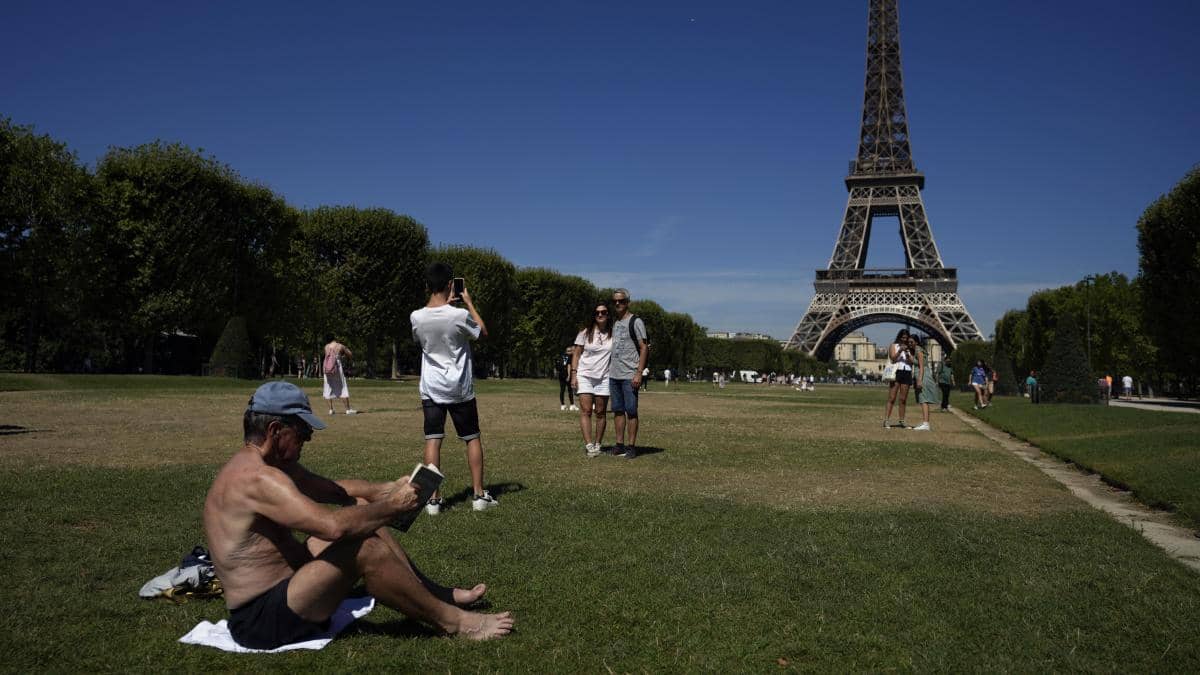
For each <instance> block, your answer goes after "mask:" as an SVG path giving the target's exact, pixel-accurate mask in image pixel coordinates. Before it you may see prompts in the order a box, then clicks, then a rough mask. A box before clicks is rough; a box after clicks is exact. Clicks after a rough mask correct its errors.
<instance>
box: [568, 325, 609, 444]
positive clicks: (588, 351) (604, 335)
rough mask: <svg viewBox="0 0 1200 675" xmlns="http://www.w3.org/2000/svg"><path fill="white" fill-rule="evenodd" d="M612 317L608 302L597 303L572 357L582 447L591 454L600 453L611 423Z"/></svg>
mask: <svg viewBox="0 0 1200 675" xmlns="http://www.w3.org/2000/svg"><path fill="white" fill-rule="evenodd" d="M609 317H610V314H609V311H608V305H606V304H604V303H603V302H601V303H597V305H596V307H595V309H593V310H592V316H591V320H590V321H589V322H588V324H587V328H585V329H583V330H581V331H579V335H576V336H575V354H574V355H573V356H572V357H571V388H572V389H574V390H575V397H576V398H577V399H578V400H579V429H580V430H581V431H582V432H583V447H584V452H586V453H587V456H588V457H596V456H599V454H600V447H601V445H600V444H601V443H602V442H603V441H604V429H605V427H606V426H607V425H608V418H607V417H606V416H605V415H606V413H607V412H608V366H609V363H610V361H611V357H612V319H610V318H609ZM593 424H594V425H595V428H594V430H593Z"/></svg>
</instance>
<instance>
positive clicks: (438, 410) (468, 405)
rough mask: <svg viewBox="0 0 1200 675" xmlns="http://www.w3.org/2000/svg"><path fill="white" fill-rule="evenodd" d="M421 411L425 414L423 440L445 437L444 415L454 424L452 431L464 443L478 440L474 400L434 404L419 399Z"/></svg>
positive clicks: (477, 414)
mask: <svg viewBox="0 0 1200 675" xmlns="http://www.w3.org/2000/svg"><path fill="white" fill-rule="evenodd" d="M421 410H422V412H424V413H425V440H429V439H431V438H445V437H446V413H450V421H452V422H454V431H455V433H457V434H458V437H459V438H461V439H462V440H464V441H472V440H475V439H476V438H479V409H478V408H477V407H475V399H471V400H470V401H463V402H462V403H434V402H433V401H432V400H431V399H427V398H423V399H421Z"/></svg>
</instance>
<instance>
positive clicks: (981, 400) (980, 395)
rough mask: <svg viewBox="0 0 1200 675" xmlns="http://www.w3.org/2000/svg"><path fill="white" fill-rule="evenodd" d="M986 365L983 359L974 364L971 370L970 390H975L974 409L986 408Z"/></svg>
mask: <svg viewBox="0 0 1200 675" xmlns="http://www.w3.org/2000/svg"><path fill="white" fill-rule="evenodd" d="M987 382H988V376H987V364H986V363H984V362H983V359H979V360H978V361H976V362H975V367H974V368H972V369H971V388H972V389H974V390H975V409H976V410H979V409H980V408H986V407H988V401H987Z"/></svg>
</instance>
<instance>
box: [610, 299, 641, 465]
mask: <svg viewBox="0 0 1200 675" xmlns="http://www.w3.org/2000/svg"><path fill="white" fill-rule="evenodd" d="M612 301H613V309H614V311H615V314H616V320H615V321H614V322H613V338H612V339H613V346H612V361H611V365H610V366H609V371H608V389H609V396H610V398H609V403H610V405H611V406H612V412H613V424H614V425H615V426H616V428H617V444H616V445H614V446H613V450H612V452H613V455H624V457H625V459H633V458H635V457H637V432H638V405H637V404H638V388H639V387H640V386H641V384H642V377H643V376H642V371H643V369H645V367H646V360H647V358H648V357H649V355H650V342H649V340H648V338H647V335H646V324H645V323H644V322H643V321H642V320H641V319H640V318H639V317H636V316H634V315H633V314H630V313H629V291H627V290H625V289H624V288H618V289H617V290H615V291H613V294H612ZM626 431H628V441H629V443H628V444H626V443H625V441H626Z"/></svg>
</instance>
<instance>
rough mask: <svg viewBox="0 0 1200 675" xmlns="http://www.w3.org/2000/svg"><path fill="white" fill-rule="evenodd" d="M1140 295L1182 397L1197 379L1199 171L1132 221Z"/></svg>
mask: <svg viewBox="0 0 1200 675" xmlns="http://www.w3.org/2000/svg"><path fill="white" fill-rule="evenodd" d="M1137 229H1138V252H1139V254H1140V257H1139V260H1138V267H1139V270H1140V273H1141V279H1140V291H1141V293H1140V295H1141V305H1142V310H1143V317H1144V321H1145V324H1144V325H1145V327H1146V330H1147V333H1148V334H1149V335H1150V337H1151V339H1152V341H1153V342H1154V344H1155V346H1156V347H1157V348H1158V359H1159V362H1160V364H1161V366H1162V368H1163V369H1164V370H1166V371H1167V372H1169V373H1171V374H1173V375H1174V376H1175V377H1176V378H1178V380H1179V382H1180V383H1181V384H1182V385H1183V387H1184V388H1185V389H1186V390H1188V391H1194V390H1195V389H1196V387H1197V377H1200V168H1197V169H1192V170H1191V171H1190V172H1188V174H1187V175H1186V176H1184V177H1183V180H1181V181H1180V182H1179V184H1178V185H1176V186H1175V187H1174V188H1173V189H1172V190H1171V192H1170V193H1168V194H1167V195H1165V196H1163V197H1160V198H1159V199H1157V200H1155V201H1154V203H1152V204H1151V205H1150V206H1149V207H1148V208H1147V209H1146V211H1145V212H1144V213H1143V214H1142V217H1141V219H1139V220H1138V224H1137Z"/></svg>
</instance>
